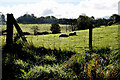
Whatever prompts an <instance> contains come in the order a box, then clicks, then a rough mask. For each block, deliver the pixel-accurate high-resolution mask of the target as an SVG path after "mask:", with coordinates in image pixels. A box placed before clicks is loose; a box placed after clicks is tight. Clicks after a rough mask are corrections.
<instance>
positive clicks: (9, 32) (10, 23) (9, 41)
mask: <svg viewBox="0 0 120 80" xmlns="http://www.w3.org/2000/svg"><path fill="white" fill-rule="evenodd" d="M12 17H13V14H7V37H6V44H7V45H10V44H12V43H13V20H12Z"/></svg>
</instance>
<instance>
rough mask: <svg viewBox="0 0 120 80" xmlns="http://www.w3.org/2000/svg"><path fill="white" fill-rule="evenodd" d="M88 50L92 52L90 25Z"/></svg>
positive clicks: (90, 29)
mask: <svg viewBox="0 0 120 80" xmlns="http://www.w3.org/2000/svg"><path fill="white" fill-rule="evenodd" d="M89 49H90V50H92V25H91V26H90V28H89Z"/></svg>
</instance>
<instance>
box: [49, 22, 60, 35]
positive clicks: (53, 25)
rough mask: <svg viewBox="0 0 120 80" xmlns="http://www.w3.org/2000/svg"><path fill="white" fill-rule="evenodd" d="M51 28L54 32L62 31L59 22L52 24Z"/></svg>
mask: <svg viewBox="0 0 120 80" xmlns="http://www.w3.org/2000/svg"><path fill="white" fill-rule="evenodd" d="M50 30H51V31H52V33H53V34H56V33H60V26H59V24H58V23H53V24H52V25H51V29H50Z"/></svg>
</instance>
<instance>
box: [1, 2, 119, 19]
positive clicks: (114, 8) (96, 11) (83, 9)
mask: <svg viewBox="0 0 120 80" xmlns="http://www.w3.org/2000/svg"><path fill="white" fill-rule="evenodd" d="M119 1H120V0H0V12H2V13H3V14H7V13H12V14H13V15H14V17H15V18H18V17H20V16H22V15H24V14H26V13H28V14H34V15H35V16H36V17H41V16H55V17H57V18H78V17H79V15H81V14H86V15H87V16H89V17H91V16H94V17H95V18H103V17H105V16H111V15H112V14H118V2H119Z"/></svg>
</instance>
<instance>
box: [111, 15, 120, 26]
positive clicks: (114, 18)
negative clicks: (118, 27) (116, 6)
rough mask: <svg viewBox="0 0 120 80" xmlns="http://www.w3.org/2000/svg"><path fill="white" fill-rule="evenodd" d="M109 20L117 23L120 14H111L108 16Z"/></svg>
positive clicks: (119, 19) (119, 20)
mask: <svg viewBox="0 0 120 80" xmlns="http://www.w3.org/2000/svg"><path fill="white" fill-rule="evenodd" d="M110 21H112V22H113V24H115V23H118V22H120V16H119V15H117V14H113V15H112V16H111V17H110Z"/></svg>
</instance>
